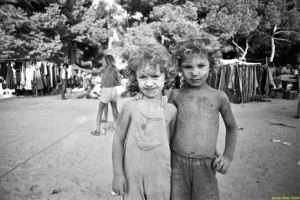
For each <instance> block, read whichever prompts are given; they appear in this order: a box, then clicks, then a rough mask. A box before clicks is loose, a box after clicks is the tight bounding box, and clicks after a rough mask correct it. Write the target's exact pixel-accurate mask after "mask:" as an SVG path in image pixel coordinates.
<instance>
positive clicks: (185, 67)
mask: <svg viewBox="0 0 300 200" xmlns="http://www.w3.org/2000/svg"><path fill="white" fill-rule="evenodd" d="M183 68H184V69H191V68H192V66H190V65H185V66H183Z"/></svg>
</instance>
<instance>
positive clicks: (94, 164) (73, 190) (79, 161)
mask: <svg viewBox="0 0 300 200" xmlns="http://www.w3.org/2000/svg"><path fill="white" fill-rule="evenodd" d="M127 100H128V99H120V100H119V104H118V106H119V109H120V108H121V106H122V105H123V103H124V102H125V101H127ZM271 101H272V102H260V103H257V102H253V103H247V104H244V105H241V104H232V109H233V113H234V115H235V117H236V120H237V123H238V125H239V126H240V127H242V128H243V130H240V131H239V136H238V143H237V147H236V153H235V159H234V161H233V163H232V168H231V171H230V172H229V173H228V174H227V175H220V174H218V175H217V178H218V180H219V188H220V194H221V199H228V200H244V199H245V200H247V199H272V197H282V196H287V197H291V196H300V165H299V164H298V162H299V161H300V154H299V144H300V137H299V134H300V133H299V120H298V119H294V118H293V117H294V115H295V112H296V106H297V102H298V101H297V100H281V99H271ZM97 108H98V100H91V99H68V100H66V101H62V100H60V96H44V97H39V98H33V97H25V98H12V99H0V124H1V125H0V138H1V139H0V200H27V199H28V200H29V199H30V200H31V199H41V200H58V199H61V200H75V199H78V200H96V199H100V200H101V199H103V200H106V199H116V200H118V199H122V198H120V197H112V196H111V194H110V191H111V181H112V162H111V144H112V138H113V133H112V132H108V133H107V134H106V135H101V136H100V137H96V136H93V135H91V134H90V131H91V130H93V129H94V128H95V118H96V111H97ZM109 120H110V121H111V120H112V116H111V110H110V112H109ZM272 123H277V124H272ZM220 124H221V125H220V134H219V140H218V150H219V151H222V150H223V148H224V141H225V135H224V131H225V128H224V125H223V122H221V123H220ZM271 139H277V140H280V141H281V142H288V143H291V145H290V146H288V145H284V144H282V143H274V142H272V141H271ZM55 189H59V192H58V193H56V194H52V191H53V190H55ZM291 199H292V198H291Z"/></svg>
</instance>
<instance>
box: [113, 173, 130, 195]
mask: <svg viewBox="0 0 300 200" xmlns="http://www.w3.org/2000/svg"><path fill="white" fill-rule="evenodd" d="M126 190H127V181H126V178H125V176H124V174H122V175H118V176H114V178H113V182H112V191H113V192H114V193H115V194H117V195H121V196H124V194H125V192H126Z"/></svg>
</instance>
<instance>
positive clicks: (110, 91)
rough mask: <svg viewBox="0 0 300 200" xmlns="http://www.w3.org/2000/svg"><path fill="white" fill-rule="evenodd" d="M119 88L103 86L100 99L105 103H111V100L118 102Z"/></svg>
mask: <svg viewBox="0 0 300 200" xmlns="http://www.w3.org/2000/svg"><path fill="white" fill-rule="evenodd" d="M117 100H118V98H117V88H116V87H109V88H105V87H103V88H102V89H101V95H100V101H101V102H103V103H109V102H111V101H112V102H117Z"/></svg>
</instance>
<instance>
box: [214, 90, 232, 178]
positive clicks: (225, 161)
mask: <svg viewBox="0 0 300 200" xmlns="http://www.w3.org/2000/svg"><path fill="white" fill-rule="evenodd" d="M220 102H221V108H220V113H221V115H222V118H223V121H224V124H225V127H226V140H225V150H224V153H223V155H222V156H220V157H218V158H217V159H216V160H215V161H214V163H213V167H214V168H215V170H216V171H218V172H220V173H222V174H226V173H227V172H228V171H229V168H230V164H231V161H232V159H233V155H234V150H235V146H236V141H237V125H236V121H235V118H234V116H233V113H232V111H231V106H230V102H229V99H228V97H227V95H226V94H225V93H224V92H221V95H220Z"/></svg>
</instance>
